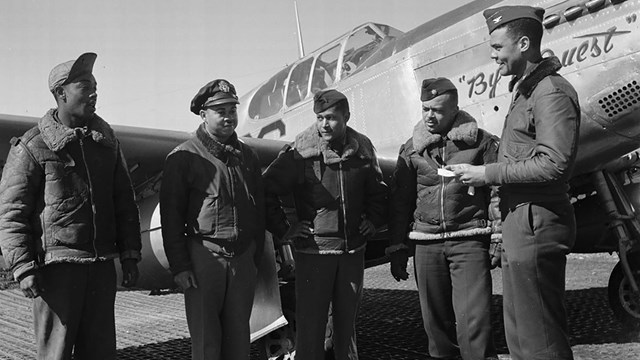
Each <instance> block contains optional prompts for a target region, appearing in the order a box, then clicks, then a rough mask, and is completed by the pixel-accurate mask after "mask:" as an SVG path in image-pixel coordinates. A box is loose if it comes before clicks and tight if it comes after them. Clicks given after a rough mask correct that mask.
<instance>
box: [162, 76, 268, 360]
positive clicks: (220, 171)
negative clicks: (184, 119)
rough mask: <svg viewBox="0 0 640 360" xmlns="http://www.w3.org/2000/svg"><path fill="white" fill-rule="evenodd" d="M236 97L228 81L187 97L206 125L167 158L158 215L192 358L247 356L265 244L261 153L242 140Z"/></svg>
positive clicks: (239, 357) (220, 80)
mask: <svg viewBox="0 0 640 360" xmlns="http://www.w3.org/2000/svg"><path fill="white" fill-rule="evenodd" d="M238 103H239V102H238V96H237V95H236V89H235V87H234V86H233V85H232V84H231V83H230V82H228V81H227V80H223V79H217V80H213V81H211V82H209V83H207V84H206V85H205V86H203V87H202V88H201V89H200V90H199V91H198V92H197V93H196V95H195V96H194V97H193V100H192V101H191V104H190V107H189V108H190V110H191V112H192V113H194V114H196V115H198V116H199V117H200V119H201V120H202V124H200V126H199V127H198V129H197V130H196V132H195V134H194V135H193V137H192V138H191V139H189V140H187V141H185V142H184V143H182V144H180V145H178V146H177V147H176V148H175V149H174V150H173V151H172V152H171V153H170V154H169V155H168V156H167V159H166V161H165V167H164V173H163V179H162V186H161V188H160V218H161V223H162V237H163V242H164V249H165V253H166V254H167V259H168V260H169V266H170V268H171V272H172V273H173V275H174V280H175V282H176V283H177V284H178V285H179V286H180V287H181V288H182V289H184V297H185V308H186V314H187V324H188V325H189V333H190V334H191V352H192V358H193V359H214V360H220V359H225V360H229V359H231V360H236V359H237V360H240V359H242V360H246V359H248V358H249V350H250V328H249V318H250V315H251V308H252V305H253V295H254V288H255V284H256V278H257V277H256V275H257V267H258V264H259V261H260V259H261V256H262V249H263V243H264V201H263V198H264V192H263V188H262V176H261V168H260V162H259V161H258V156H257V154H256V153H255V151H253V149H251V148H250V147H249V146H247V145H246V144H245V143H243V142H242V141H240V140H239V139H238V136H237V134H236V132H235V128H236V126H237V125H238V114H237V105H238Z"/></svg>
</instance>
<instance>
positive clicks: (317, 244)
mask: <svg viewBox="0 0 640 360" xmlns="http://www.w3.org/2000/svg"><path fill="white" fill-rule="evenodd" d="M345 136H346V137H347V138H346V144H345V147H344V150H343V152H342V154H341V155H338V154H337V153H336V152H335V151H334V150H332V149H331V148H330V147H329V146H328V144H327V143H326V142H325V141H322V139H321V137H320V136H319V135H318V131H317V128H316V125H313V126H311V127H309V128H308V129H306V130H305V131H303V132H302V133H300V134H298V136H297V137H296V140H295V142H294V144H293V147H285V150H284V151H283V152H281V153H280V155H279V156H278V158H277V159H276V160H274V162H273V163H271V165H270V166H269V167H268V168H267V170H265V173H264V182H265V194H266V195H265V196H266V198H265V201H266V203H267V229H268V230H269V231H271V232H272V233H273V234H274V235H275V236H276V237H277V238H282V237H283V236H284V235H285V233H286V232H287V229H288V228H289V224H288V222H287V219H286V217H285V214H284V211H283V209H282V207H281V206H280V200H279V198H278V197H279V196H285V195H289V194H293V197H294V201H295V207H296V214H297V217H298V219H299V220H309V221H311V223H312V224H313V229H314V234H313V236H310V237H309V238H306V239H296V240H295V242H294V247H295V249H296V251H298V252H303V253H310V254H343V253H353V252H356V251H360V250H363V249H364V248H365V245H366V240H367V239H365V238H364V237H363V236H362V235H360V232H359V229H358V227H359V225H360V223H361V222H362V220H363V218H366V219H368V220H370V221H371V222H372V223H373V224H374V225H376V227H378V226H382V225H383V224H384V223H385V218H384V216H385V210H386V201H387V186H386V184H385V183H384V182H383V181H382V172H381V171H380V167H379V165H378V160H377V158H376V156H375V149H374V147H373V145H372V144H371V141H370V140H369V138H367V137H366V136H364V135H362V134H360V133H358V132H356V131H355V130H353V129H351V128H350V127H347V133H346V135H345Z"/></svg>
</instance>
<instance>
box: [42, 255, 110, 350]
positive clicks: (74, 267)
mask: <svg viewBox="0 0 640 360" xmlns="http://www.w3.org/2000/svg"><path fill="white" fill-rule="evenodd" d="M38 271H39V274H40V279H39V281H40V285H41V286H42V287H43V288H44V292H43V293H42V295H41V296H40V297H38V298H36V299H34V301H33V321H34V328H35V337H36V349H37V358H38V359H47V360H70V359H71V358H72V356H73V358H74V359H76V360H85V359H86V360H93V359H115V358H116V327H115V316H114V310H113V308H114V305H115V299H116V269H115V266H114V262H113V261H112V260H109V261H98V262H95V263H88V264H76V263H58V264H50V265H46V266H44V267H42V268H40V269H39V270H38Z"/></svg>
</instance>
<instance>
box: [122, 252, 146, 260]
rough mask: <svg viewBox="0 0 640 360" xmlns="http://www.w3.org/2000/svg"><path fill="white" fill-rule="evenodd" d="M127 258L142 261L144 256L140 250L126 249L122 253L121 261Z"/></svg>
mask: <svg viewBox="0 0 640 360" xmlns="http://www.w3.org/2000/svg"><path fill="white" fill-rule="evenodd" d="M127 259H134V260H136V262H140V260H141V259H142V256H141V255H140V251H138V250H125V251H123V252H121V253H120V261H122V260H127Z"/></svg>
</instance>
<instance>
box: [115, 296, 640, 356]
mask: <svg viewBox="0 0 640 360" xmlns="http://www.w3.org/2000/svg"><path fill="white" fill-rule="evenodd" d="M492 303H493V305H492V311H491V313H492V323H493V330H494V340H495V343H496V347H497V349H498V353H500V354H506V353H507V352H508V351H507V346H506V342H505V338H504V327H503V325H502V296H501V295H493V297H492ZM567 312H568V315H569V327H570V337H571V344H572V346H573V345H581V344H606V343H617V344H625V343H637V342H640V338H639V337H638V335H637V334H634V335H632V334H630V333H629V332H628V331H626V330H624V329H623V328H622V327H621V326H620V325H619V324H618V323H617V321H616V320H615V319H614V317H613V314H612V312H611V310H610V309H609V305H608V302H607V289H606V288H590V289H581V290H571V291H567ZM356 325H357V331H358V335H357V336H358V352H359V355H360V359H361V360H391V359H402V360H413V359H425V358H428V350H427V337H426V335H425V333H424V330H423V328H422V318H421V316H420V308H419V303H418V293H417V292H416V291H414V290H382V289H365V290H364V298H363V302H362V306H361V308H360V315H359V317H358V321H357V324H356ZM190 345H191V341H190V339H188V338H186V339H176V340H171V341H167V342H163V343H155V344H149V345H144V346H138V347H130V348H125V349H121V350H119V351H118V359H160V360H162V359H189V358H190ZM256 354H257V351H256V346H255V344H254V347H253V352H252V359H257V355H256Z"/></svg>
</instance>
